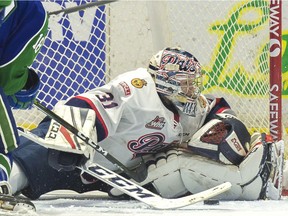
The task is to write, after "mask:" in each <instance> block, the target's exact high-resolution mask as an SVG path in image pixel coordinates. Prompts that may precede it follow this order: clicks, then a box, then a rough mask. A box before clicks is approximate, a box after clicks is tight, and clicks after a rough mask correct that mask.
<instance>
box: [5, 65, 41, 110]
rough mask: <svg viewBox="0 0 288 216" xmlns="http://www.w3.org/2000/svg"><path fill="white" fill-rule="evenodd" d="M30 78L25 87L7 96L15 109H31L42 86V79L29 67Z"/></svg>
mask: <svg viewBox="0 0 288 216" xmlns="http://www.w3.org/2000/svg"><path fill="white" fill-rule="evenodd" d="M28 71H29V73H28V79H27V82H26V84H25V86H24V88H23V89H21V90H20V91H18V92H16V93H15V94H13V95H9V96H7V99H8V102H9V104H10V106H11V107H13V108H15V109H31V108H32V105H33V103H34V100H35V98H36V95H37V92H38V89H39V87H40V79H39V77H38V75H37V74H36V72H35V71H34V70H33V69H28Z"/></svg>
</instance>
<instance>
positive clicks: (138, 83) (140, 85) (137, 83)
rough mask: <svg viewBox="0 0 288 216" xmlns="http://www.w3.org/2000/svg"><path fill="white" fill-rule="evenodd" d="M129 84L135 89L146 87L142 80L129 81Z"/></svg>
mask: <svg viewBox="0 0 288 216" xmlns="http://www.w3.org/2000/svg"><path fill="white" fill-rule="evenodd" d="M131 84H132V85H133V86H134V87H135V88H143V86H146V85H147V82H146V81H145V80H144V79H140V78H134V79H132V80H131Z"/></svg>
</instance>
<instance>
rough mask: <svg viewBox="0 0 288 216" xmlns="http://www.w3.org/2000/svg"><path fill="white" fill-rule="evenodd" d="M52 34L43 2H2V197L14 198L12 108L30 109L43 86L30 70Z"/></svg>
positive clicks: (0, 92)
mask: <svg viewBox="0 0 288 216" xmlns="http://www.w3.org/2000/svg"><path fill="white" fill-rule="evenodd" d="M47 31H48V15H47V13H46V11H45V10H44V8H43V5H42V3H41V2H40V1H18V0H1V1H0V119H1V121H0V193H1V194H8V195H10V194H11V187H10V185H9V184H8V182H7V181H8V179H9V175H10V172H11V166H12V162H13V161H12V159H11V157H10V152H11V151H12V150H13V149H15V148H17V145H18V143H19V137H18V133H17V127H16V122H15V120H14V117H13V114H12V111H11V107H13V108H16V109H28V108H30V107H31V106H32V104H33V101H34V99H35V97H36V94H37V91H38V89H39V86H40V80H39V77H38V75H37V73H36V72H35V71H34V70H33V69H32V68H29V67H30V66H31V64H32V63H33V61H34V59H35V57H36V55H37V54H38V52H39V51H40V48H41V46H42V44H43V42H44V39H45V36H46V34H47Z"/></svg>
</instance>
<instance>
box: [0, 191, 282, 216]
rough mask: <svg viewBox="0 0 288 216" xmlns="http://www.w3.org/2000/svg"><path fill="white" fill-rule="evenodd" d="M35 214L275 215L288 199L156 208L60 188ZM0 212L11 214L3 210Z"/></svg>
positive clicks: (41, 201)
mask: <svg viewBox="0 0 288 216" xmlns="http://www.w3.org/2000/svg"><path fill="white" fill-rule="evenodd" d="M33 202H34V204H35V206H36V209H37V211H36V213H34V212H33V213H32V212H31V213H30V212H29V213H26V214H19V215H23V216H24V215H25V216H28V215H29V216H48V215H49V216H120V215H121V216H134V215H135V216H177V215H179V216H226V215H227V216H246V215H253V216H273V215H286V214H288V199H286V198H283V199H282V200H279V201H271V200H269V201H268V200H267V201H233V202H232V201H229V202H224V201H220V203H219V205H205V204H204V203H203V202H199V203H196V204H194V205H191V206H187V207H184V208H181V209H176V210H155V209H152V208H150V207H149V206H147V205H146V204H143V203H141V202H139V201H135V200H130V201H127V200H125V201H116V200H111V199H109V198H108V197H107V196H106V194H104V193H99V192H97V193H95V192H94V193H91V192H90V193H86V194H81V195H78V194H75V193H70V192H63V191H57V192H54V193H52V194H47V195H44V196H42V197H40V199H39V200H37V201H33ZM0 215H8V214H7V213H0Z"/></svg>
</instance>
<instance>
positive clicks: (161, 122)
mask: <svg viewBox="0 0 288 216" xmlns="http://www.w3.org/2000/svg"><path fill="white" fill-rule="evenodd" d="M165 123H166V122H165V119H164V118H163V117H159V116H156V118H155V119H153V120H152V121H150V122H149V123H147V124H146V125H145V127H146V128H151V129H156V130H161V129H162V128H164V126H165Z"/></svg>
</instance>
